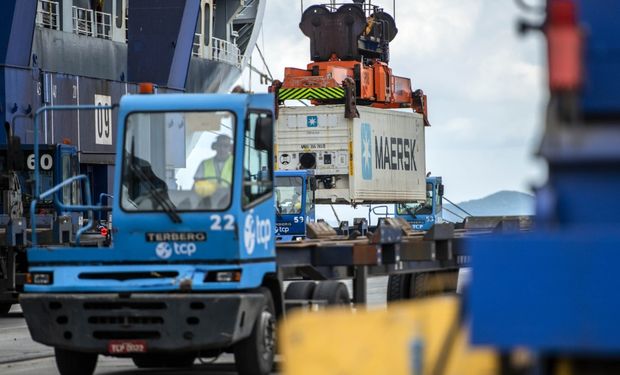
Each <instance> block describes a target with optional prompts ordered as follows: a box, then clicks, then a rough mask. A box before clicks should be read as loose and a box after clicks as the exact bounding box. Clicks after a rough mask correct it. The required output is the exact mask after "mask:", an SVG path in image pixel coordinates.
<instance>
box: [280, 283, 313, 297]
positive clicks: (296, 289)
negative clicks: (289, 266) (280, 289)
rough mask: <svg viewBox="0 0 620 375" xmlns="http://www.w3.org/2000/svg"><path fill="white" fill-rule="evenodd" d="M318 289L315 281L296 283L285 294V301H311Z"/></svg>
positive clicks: (290, 285)
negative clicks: (315, 290)
mask: <svg viewBox="0 0 620 375" xmlns="http://www.w3.org/2000/svg"><path fill="white" fill-rule="evenodd" d="M315 288H316V283H315V282H314V281H296V282H293V283H290V284H289V286H288V287H287V288H286V292H284V299H287V300H292V299H295V300H309V299H312V294H313V293H314V289H315Z"/></svg>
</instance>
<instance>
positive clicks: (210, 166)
mask: <svg viewBox="0 0 620 375" xmlns="http://www.w3.org/2000/svg"><path fill="white" fill-rule="evenodd" d="M214 159H215V158H211V159H208V160H205V162H204V169H203V177H205V178H206V177H219V178H221V179H222V180H224V181H226V182H228V183H229V184H230V183H231V182H232V171H233V158H232V156H230V157H228V159H226V161H225V162H224V166H222V170H221V171H220V174H219V176H218V174H217V169H216V168H215V160H214Z"/></svg>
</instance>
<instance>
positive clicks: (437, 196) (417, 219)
mask: <svg viewBox="0 0 620 375" xmlns="http://www.w3.org/2000/svg"><path fill="white" fill-rule="evenodd" d="M442 208H443V184H442V183H441V177H434V176H433V177H427V178H426V200H425V201H424V202H415V203H399V204H396V216H397V217H402V218H404V219H405V220H407V222H409V223H411V227H412V228H413V229H415V230H422V231H425V230H429V229H430V228H431V227H432V226H433V225H435V224H436V223H442V222H443V217H442Z"/></svg>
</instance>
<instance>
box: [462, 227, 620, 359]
mask: <svg viewBox="0 0 620 375" xmlns="http://www.w3.org/2000/svg"><path fill="white" fill-rule="evenodd" d="M583 229H584V228H582V230H576V228H575V229H573V230H571V229H570V228H567V229H564V230H558V231H554V232H550V233H532V234H528V235H527V236H518V235H512V236H503V237H496V238H492V239H484V240H483V239H476V240H470V241H469V247H470V249H471V251H472V267H473V277H472V284H471V289H470V293H469V297H470V298H469V308H470V312H471V316H472V341H473V343H474V344H480V345H492V346H494V347H495V348H497V349H500V350H508V349H511V348H515V347H517V346H520V347H528V348H529V349H532V350H535V351H541V352H549V351H552V352H580V353H594V352H596V353H599V354H605V353H611V354H619V353H620V324H618V316H620V302H619V301H618V298H616V297H617V294H618V290H620V278H619V277H618V264H620V252H619V251H618V249H620V226H618V225H615V226H607V227H601V226H598V227H596V229H594V227H593V229H592V230H590V231H587V232H586V231H584V230H583Z"/></svg>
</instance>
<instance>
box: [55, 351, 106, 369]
mask: <svg viewBox="0 0 620 375" xmlns="http://www.w3.org/2000/svg"><path fill="white" fill-rule="evenodd" d="M54 353H55V354H56V367H58V372H60V375H91V374H92V373H93V372H95V367H96V366H97V353H84V352H76V351H73V350H65V349H60V348H54Z"/></svg>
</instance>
